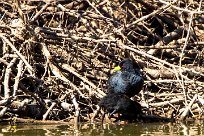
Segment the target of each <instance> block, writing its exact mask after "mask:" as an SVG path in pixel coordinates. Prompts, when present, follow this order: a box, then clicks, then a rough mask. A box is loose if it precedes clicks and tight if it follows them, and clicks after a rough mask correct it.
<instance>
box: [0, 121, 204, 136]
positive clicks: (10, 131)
mask: <svg viewBox="0 0 204 136" xmlns="http://www.w3.org/2000/svg"><path fill="white" fill-rule="evenodd" d="M3 135H4V136H12V135H15V136H28V135H29V136H65V135H66V136H69V135H72V136H73V135H75V136H81V135H94V136H95V135H100V136H114V135H117V136H123V135H129V136H133V135H134V136H135V135H138V136H152V135H162V136H170V135H171V136H174V135H186V136H187V135H196V136H197V135H204V130H203V121H198V120H197V121H192V122H190V121H188V122H179V123H132V124H125V125H116V124H104V125H103V127H102V126H101V125H100V124H98V125H97V124H80V125H79V129H78V130H77V129H76V128H75V129H74V125H18V126H17V128H16V129H15V128H11V127H10V126H8V125H1V126H0V136H3Z"/></svg>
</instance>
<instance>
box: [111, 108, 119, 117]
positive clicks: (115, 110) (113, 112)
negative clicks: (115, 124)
mask: <svg viewBox="0 0 204 136" xmlns="http://www.w3.org/2000/svg"><path fill="white" fill-rule="evenodd" d="M117 111H118V109H114V111H112V112H111V113H110V115H109V118H110V117H112V116H113V114H115V113H116V112H117Z"/></svg>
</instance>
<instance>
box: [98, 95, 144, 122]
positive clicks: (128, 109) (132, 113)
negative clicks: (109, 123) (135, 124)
mask: <svg viewBox="0 0 204 136" xmlns="http://www.w3.org/2000/svg"><path fill="white" fill-rule="evenodd" d="M98 105H99V106H100V107H102V108H104V109H105V110H106V111H107V112H109V113H110V117H111V116H112V115H113V114H115V113H119V114H121V116H120V117H119V119H125V120H135V119H137V118H138V117H139V115H140V114H141V113H142V110H141V105H140V104H139V103H138V102H136V101H132V100H131V99H130V98H129V97H128V96H126V95H124V94H122V93H112V94H108V95H106V96H104V97H103V98H102V99H101V101H100V102H99V103H98ZM103 118H104V117H103ZM103 118H102V122H103Z"/></svg>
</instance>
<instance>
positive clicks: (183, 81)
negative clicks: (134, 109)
mask: <svg viewBox="0 0 204 136" xmlns="http://www.w3.org/2000/svg"><path fill="white" fill-rule="evenodd" d="M0 5H1V6H0V15H1V20H0V73H1V75H0V92H1V94H0V118H1V119H5V120H7V119H10V118H14V117H17V118H27V117H29V118H31V119H36V120H43V121H45V120H57V122H58V121H69V120H74V122H75V124H77V123H78V122H79V121H93V120H94V119H96V120H100V115H101V114H100V112H99V107H98V106H97V103H98V102H99V100H100V99H101V98H102V97H103V96H105V95H106V92H107V90H106V89H107V87H106V81H107V79H108V77H109V76H110V75H111V71H112V69H113V68H114V66H116V65H117V64H118V62H119V61H121V60H122V59H124V58H127V57H129V58H132V59H133V60H134V61H136V62H137V63H138V64H139V65H140V67H141V68H142V73H143V75H144V79H145V85H144V89H143V90H142V91H141V93H140V94H139V95H138V96H135V97H134V98H132V99H134V100H137V101H138V102H140V103H141V105H142V106H143V113H144V115H146V116H154V114H156V115H159V116H162V117H167V116H168V115H166V114H165V113H172V114H171V115H170V116H171V117H172V118H175V119H180V120H184V119H186V118H187V117H188V118H190V117H192V118H202V115H203V110H202V108H203V104H204V95H203V87H204V83H203V81H204V69H203V65H204V63H203V45H204V42H203V39H204V35H203V28H204V26H203V22H204V21H203V20H204V16H203V14H204V11H203V5H204V3H203V1H199V0H197V1H188V2H187V1H185V2H183V1H178V0H174V1H172V2H170V1H164V0H159V1H154V0H137V1H119V0H115V1H90V0H80V1H66V0H49V1H46V0H42V1H39V0H32V1H26V0H24V1H21V0H15V1H11V0H2V1H1V2H0ZM152 114H153V115H152Z"/></svg>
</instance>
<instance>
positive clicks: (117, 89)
mask: <svg viewBox="0 0 204 136" xmlns="http://www.w3.org/2000/svg"><path fill="white" fill-rule="evenodd" d="M119 67H120V69H121V70H119V71H116V72H114V73H113V75H112V76H111V77H110V78H109V79H108V93H110V94H111V93H123V94H125V95H127V96H128V97H132V96H134V95H136V94H138V93H139V92H140V91H141V90H142V87H143V84H144V79H143V77H142V75H141V73H140V69H139V67H138V66H136V64H134V63H133V62H132V60H131V59H124V60H123V61H121V62H120V63H119Z"/></svg>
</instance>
